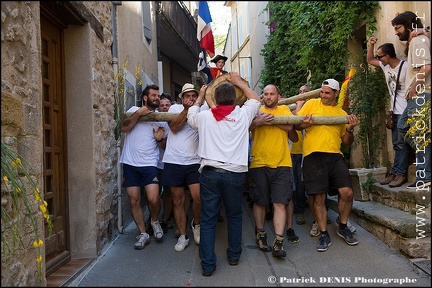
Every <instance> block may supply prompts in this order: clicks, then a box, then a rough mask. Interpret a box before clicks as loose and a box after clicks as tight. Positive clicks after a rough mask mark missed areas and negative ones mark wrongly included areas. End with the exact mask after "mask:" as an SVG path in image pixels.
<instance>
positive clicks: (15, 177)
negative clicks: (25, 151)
mask: <svg viewBox="0 0 432 288" xmlns="http://www.w3.org/2000/svg"><path fill="white" fill-rule="evenodd" d="M21 159H22V158H21V157H20V156H19V155H18V153H16V152H15V151H14V150H13V149H12V148H11V147H10V146H9V145H8V144H6V143H4V142H3V141H2V142H1V201H2V202H1V203H2V206H1V221H2V224H1V227H2V234H1V244H2V247H1V253H2V254H1V255H2V261H5V262H8V261H10V260H11V257H13V256H14V255H16V254H17V253H19V252H18V251H27V250H28V249H29V247H26V244H25V241H24V239H23V236H24V235H28V234H29V230H28V229H29V227H28V225H25V224H27V223H30V227H31V228H32V231H30V233H33V237H34V238H33V239H34V241H33V247H34V248H35V249H36V260H35V261H36V263H37V268H38V272H39V275H38V279H39V281H40V283H42V280H43V278H44V275H43V269H42V268H43V262H42V259H43V255H42V252H43V250H42V249H41V248H42V246H43V244H44V241H43V239H44V238H45V235H44V231H43V230H42V231H40V229H39V225H38V214H39V213H42V215H43V217H44V219H45V221H46V224H47V228H48V233H49V234H51V233H52V226H53V224H52V221H51V218H50V216H49V213H48V204H47V202H46V201H44V200H43V198H42V193H41V191H40V190H39V188H38V187H37V184H36V183H35V181H34V179H33V177H32V176H31V174H30V173H29V171H28V170H27V169H26V167H28V165H25V166H24V165H23V163H22V160H21ZM24 164H27V163H24ZM31 197H34V200H33V199H31ZM23 224H24V225H23Z"/></svg>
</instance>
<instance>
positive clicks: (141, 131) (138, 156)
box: [120, 85, 169, 250]
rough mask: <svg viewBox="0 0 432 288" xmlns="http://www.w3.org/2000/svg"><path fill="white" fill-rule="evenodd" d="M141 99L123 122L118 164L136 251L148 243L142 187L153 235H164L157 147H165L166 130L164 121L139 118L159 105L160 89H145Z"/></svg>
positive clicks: (156, 236) (158, 236)
mask: <svg viewBox="0 0 432 288" xmlns="http://www.w3.org/2000/svg"><path fill="white" fill-rule="evenodd" d="M141 97H142V100H143V103H144V105H143V106H142V107H137V106H132V107H131V108H130V109H129V110H128V111H127V112H126V114H130V113H133V114H132V115H131V116H129V117H128V118H126V119H125V120H123V122H122V126H121V132H122V133H125V141H124V146H123V151H122V155H121V157H120V163H123V184H122V186H123V187H126V192H127V194H128V197H129V202H130V209H131V213H132V217H133V219H134V221H135V224H136V226H137V228H138V230H139V231H140V235H138V236H137V239H138V241H137V242H136V243H135V249H138V250H141V249H144V248H145V246H147V245H148V244H149V241H150V237H149V235H148V234H147V233H146V228H145V222H144V213H143V210H142V208H141V205H140V201H141V187H144V188H145V193H146V196H147V200H148V209H149V212H150V216H151V226H152V228H153V233H154V236H155V238H156V239H158V240H160V239H162V236H163V231H162V228H161V226H160V224H159V221H158V216H159V212H160V209H161V203H160V198H159V184H160V183H159V180H158V167H157V166H158V160H159V146H163V145H165V141H166V140H165V139H166V138H164V133H165V131H167V130H168V129H169V128H168V124H167V123H166V122H145V121H139V119H140V117H141V116H143V115H147V114H149V113H152V112H154V111H155V109H156V108H157V107H158V106H159V101H160V99H159V87H158V86H156V85H149V86H147V87H146V88H145V89H144V90H143V92H142V94H141Z"/></svg>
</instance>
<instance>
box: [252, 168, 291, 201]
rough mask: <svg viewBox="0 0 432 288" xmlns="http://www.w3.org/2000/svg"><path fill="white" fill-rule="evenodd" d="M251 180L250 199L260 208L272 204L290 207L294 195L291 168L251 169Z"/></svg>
mask: <svg viewBox="0 0 432 288" xmlns="http://www.w3.org/2000/svg"><path fill="white" fill-rule="evenodd" d="M249 175H250V178H251V186H250V197H251V199H252V200H253V201H254V202H255V203H256V204H257V205H259V206H267V205H269V204H270V203H280V204H284V205H288V203H289V201H290V199H291V197H292V194H293V185H292V176H291V168H290V167H278V168H269V167H258V168H252V169H249Z"/></svg>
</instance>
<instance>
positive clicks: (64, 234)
mask: <svg viewBox="0 0 432 288" xmlns="http://www.w3.org/2000/svg"><path fill="white" fill-rule="evenodd" d="M41 34H42V37H41V48H42V49H41V51H42V53H41V54H42V55H41V57H42V69H41V71H42V94H43V95H42V101H43V105H42V107H43V112H42V115H43V133H44V134H43V141H44V144H43V153H44V157H43V161H44V163H43V167H44V168H43V169H44V172H43V174H44V192H45V201H46V202H47V203H48V209H49V212H50V215H51V219H52V222H53V224H54V225H53V231H52V234H51V235H48V231H47V229H45V247H46V248H45V249H46V251H45V256H46V259H45V261H46V276H49V275H50V274H52V273H53V272H54V271H56V270H57V269H58V268H60V267H61V266H63V265H64V264H65V263H67V262H68V261H69V260H70V251H69V250H70V249H69V229H68V222H69V221H68V201H67V199H68V197H67V195H68V193H67V175H66V172H67V169H66V167H67V166H66V164H67V163H66V138H65V137H66V130H65V127H66V123H65V119H66V117H65V107H64V105H65V97H64V94H65V92H64V73H63V70H64V69H63V65H64V64H63V62H64V61H63V39H62V28H61V26H59V25H56V24H54V22H52V21H50V20H48V18H46V17H44V16H43V15H41Z"/></svg>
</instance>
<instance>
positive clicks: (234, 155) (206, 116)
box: [187, 99, 261, 172]
mask: <svg viewBox="0 0 432 288" xmlns="http://www.w3.org/2000/svg"><path fill="white" fill-rule="evenodd" d="M260 107H261V103H260V102H259V101H257V100H255V99H250V100H247V101H246V102H245V103H244V104H243V106H242V107H241V108H240V106H236V107H235V109H234V110H233V111H232V112H231V113H230V114H229V115H227V116H225V117H224V119H222V120H221V121H216V119H215V118H214V116H213V113H212V112H211V110H206V111H201V112H199V113H198V109H199V107H197V106H192V107H190V108H189V110H188V116H187V117H188V123H189V125H190V126H191V127H192V128H194V129H198V134H199V139H200V141H199V143H198V155H199V156H200V157H201V158H202V161H201V167H200V171H201V170H202V168H203V167H204V166H205V165H210V166H214V167H217V168H223V169H226V170H229V171H233V172H247V171H248V157H249V155H248V146H249V126H250V124H251V122H252V120H253V119H254V118H255V115H256V114H257V113H258V111H259V108H260Z"/></svg>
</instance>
